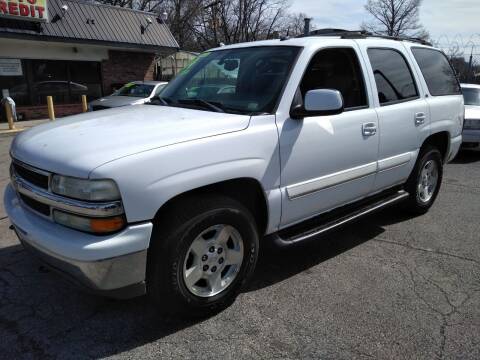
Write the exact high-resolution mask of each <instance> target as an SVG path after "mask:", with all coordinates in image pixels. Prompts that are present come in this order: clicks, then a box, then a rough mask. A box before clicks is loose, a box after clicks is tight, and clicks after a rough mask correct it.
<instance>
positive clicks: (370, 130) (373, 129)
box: [362, 123, 377, 136]
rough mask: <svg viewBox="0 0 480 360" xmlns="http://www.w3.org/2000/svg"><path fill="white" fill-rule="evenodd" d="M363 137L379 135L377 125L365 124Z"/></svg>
mask: <svg viewBox="0 0 480 360" xmlns="http://www.w3.org/2000/svg"><path fill="white" fill-rule="evenodd" d="M362 133H363V136H373V135H375V134H376V133H377V124H375V123H365V124H363V125H362Z"/></svg>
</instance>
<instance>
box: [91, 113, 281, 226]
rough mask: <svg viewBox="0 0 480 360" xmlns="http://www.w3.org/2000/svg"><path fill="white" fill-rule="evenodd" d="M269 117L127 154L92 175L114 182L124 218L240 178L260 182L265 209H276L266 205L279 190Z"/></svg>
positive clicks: (141, 216) (143, 215)
mask: <svg viewBox="0 0 480 360" xmlns="http://www.w3.org/2000/svg"><path fill="white" fill-rule="evenodd" d="M270 118H271V119H269V120H271V121H266V120H267V119H263V120H264V121H262V120H259V121H258V123H257V124H256V125H252V126H250V127H249V128H248V129H246V130H244V131H240V132H235V133H229V134H224V135H219V136H213V137H209V138H205V139H199V140H195V141H190V142H185V143H180V144H176V145H172V146H168V147H164V148H159V149H155V150H151V151H147V152H143V153H139V154H135V155H132V156H127V157H124V158H122V159H118V160H115V161H113V162H110V163H107V164H104V165H102V166H100V167H99V168H97V169H95V170H94V171H93V172H92V174H91V176H90V177H91V178H112V179H114V180H115V181H116V182H117V184H118V186H119V189H120V192H121V195H122V200H123V204H124V208H125V213H126V216H127V220H128V222H139V221H145V220H150V219H153V218H154V216H155V214H156V213H157V211H158V210H159V209H160V208H161V206H162V205H163V204H165V203H166V202H167V201H168V200H170V199H172V198H174V197H175V196H177V195H180V194H182V193H185V192H187V191H190V190H194V189H196V188H200V187H203V186H207V185H212V184H215V183H219V182H222V181H226V180H232V179H238V178H251V179H254V180H256V181H258V182H259V183H260V184H261V186H262V188H263V189H264V191H265V197H266V198H267V202H269V204H267V205H268V206H269V208H273V209H277V208H278V209H280V206H279V205H278V204H275V205H272V204H270V202H271V201H270V199H272V198H274V199H277V196H276V195H277V194H276V193H277V192H279V191H280V190H279V184H280V168H279V167H280V165H279V164H280V162H279V151H278V135H277V131H276V126H275V122H274V118H273V117H270ZM278 198H279V197H278ZM272 201H273V200H272ZM274 201H276V200H274ZM279 211H280V210H278V212H279ZM270 216H271V214H270ZM278 217H279V215H278ZM275 218H276V216H274V220H273V221H274V222H275V221H276V220H275Z"/></svg>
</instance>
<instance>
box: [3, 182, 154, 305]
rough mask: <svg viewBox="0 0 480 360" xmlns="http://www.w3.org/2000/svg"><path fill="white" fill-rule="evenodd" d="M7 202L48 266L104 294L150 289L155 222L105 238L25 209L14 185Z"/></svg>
mask: <svg viewBox="0 0 480 360" xmlns="http://www.w3.org/2000/svg"><path fill="white" fill-rule="evenodd" d="M4 205H5V210H6V212H7V215H8V217H9V218H10V221H11V222H12V225H13V226H14V228H15V231H16V233H17V235H18V237H19V239H20V242H21V243H22V244H23V245H24V247H25V248H26V249H27V250H30V251H31V252H33V253H34V254H35V255H37V256H38V257H39V258H40V259H41V260H42V261H43V262H45V263H46V264H47V265H48V266H49V267H51V268H53V269H54V270H56V271H58V272H60V273H62V274H63V275H66V276H67V277H68V278H70V279H71V280H73V281H74V282H76V283H79V284H81V285H83V286H85V287H87V288H88V289H89V290H91V291H93V292H96V293H100V294H103V295H107V296H112V297H117V298H128V297H133V296H138V295H142V294H144V293H145V274H146V262H147V249H148V246H149V242H150V236H151V233H152V228H153V225H152V223H150V222H146V223H142V224H138V225H130V226H128V227H127V228H125V229H124V230H122V231H121V232H119V233H116V234H112V235H106V236H96V235H92V234H87V233H82V232H79V231H75V230H72V229H69V228H66V227H64V226H61V225H58V224H55V223H53V222H52V221H50V220H48V219H45V218H43V217H41V216H39V215H38V214H36V213H34V212H33V211H31V210H29V209H26V208H25V207H24V206H23V205H22V204H21V201H20V199H19V198H18V196H17V194H16V192H15V190H14V189H13V187H12V186H11V185H8V186H7V188H6V190H5V195H4Z"/></svg>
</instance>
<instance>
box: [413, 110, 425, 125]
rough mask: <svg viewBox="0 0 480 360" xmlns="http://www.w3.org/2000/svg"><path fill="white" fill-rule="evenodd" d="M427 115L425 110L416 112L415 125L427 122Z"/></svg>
mask: <svg viewBox="0 0 480 360" xmlns="http://www.w3.org/2000/svg"><path fill="white" fill-rule="evenodd" d="M426 118H427V116H426V115H425V113H423V112H419V113H416V114H415V125H422V124H423V123H425V119H426Z"/></svg>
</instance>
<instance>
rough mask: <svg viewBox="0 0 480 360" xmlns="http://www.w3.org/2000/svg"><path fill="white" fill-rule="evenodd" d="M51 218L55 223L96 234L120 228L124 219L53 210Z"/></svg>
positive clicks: (123, 224)
mask: <svg viewBox="0 0 480 360" xmlns="http://www.w3.org/2000/svg"><path fill="white" fill-rule="evenodd" d="M53 219H54V220H55V222H56V223H57V224H60V225H63V226H66V227H69V228H72V229H76V230H80V231H85V232H89V233H96V234H105V233H112V232H115V231H118V230H120V229H122V228H123V227H124V226H125V219H124V217H123V216H115V217H110V218H87V217H83V216H78V215H74V214H69V213H65V212H63V211H58V210H54V211H53Z"/></svg>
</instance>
